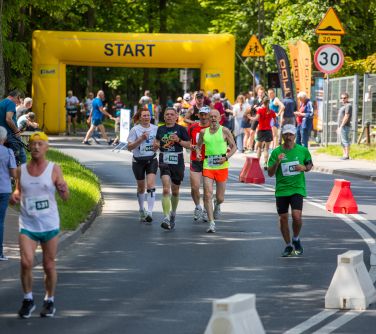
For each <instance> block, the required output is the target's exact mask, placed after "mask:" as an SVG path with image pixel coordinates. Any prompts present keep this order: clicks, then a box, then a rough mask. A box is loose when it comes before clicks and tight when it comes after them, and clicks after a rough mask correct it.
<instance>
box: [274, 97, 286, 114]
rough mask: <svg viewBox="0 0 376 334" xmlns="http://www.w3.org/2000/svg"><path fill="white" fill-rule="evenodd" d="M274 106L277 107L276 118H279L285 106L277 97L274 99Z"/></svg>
mask: <svg viewBox="0 0 376 334" xmlns="http://www.w3.org/2000/svg"><path fill="white" fill-rule="evenodd" d="M274 105H276V106H278V113H277V116H281V115H282V114H283V112H284V110H285V105H284V104H283V102H282V101H281V100H280V99H279V98H278V97H276V98H275V99H274Z"/></svg>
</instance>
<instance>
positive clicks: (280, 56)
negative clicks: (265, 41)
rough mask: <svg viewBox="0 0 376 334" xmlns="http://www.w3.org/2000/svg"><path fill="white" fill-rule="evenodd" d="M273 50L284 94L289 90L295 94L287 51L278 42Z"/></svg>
mask: <svg viewBox="0 0 376 334" xmlns="http://www.w3.org/2000/svg"><path fill="white" fill-rule="evenodd" d="M273 50H274V55H275V59H276V62H277V67H278V75H279V81H280V83H281V88H282V95H283V97H285V96H286V93H287V92H291V93H292V95H293V92H294V90H293V86H292V79H291V71H290V62H289V59H288V57H287V54H286V51H285V50H284V49H283V48H282V47H281V46H280V45H277V44H273Z"/></svg>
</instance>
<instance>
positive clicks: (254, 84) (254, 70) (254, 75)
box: [252, 61, 256, 98]
mask: <svg viewBox="0 0 376 334" xmlns="http://www.w3.org/2000/svg"><path fill="white" fill-rule="evenodd" d="M255 63H256V61H255V62H254V63H253V87H252V90H253V92H255V89H256V64H255ZM254 97H255V98H256V96H254Z"/></svg>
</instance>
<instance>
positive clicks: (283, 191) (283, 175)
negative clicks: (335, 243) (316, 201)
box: [268, 124, 313, 257]
mask: <svg viewBox="0 0 376 334" xmlns="http://www.w3.org/2000/svg"><path fill="white" fill-rule="evenodd" d="M295 135H296V128H295V126H293V125H291V124H286V125H285V126H284V127H283V128H282V139H283V144H282V145H281V146H278V147H277V148H276V149H275V150H273V152H272V154H271V155H270V158H269V161H268V175H269V176H274V175H275V176H276V186H275V196H276V204H277V212H278V215H279V223H280V230H281V233H282V236H283V239H284V240H285V242H286V248H285V250H284V251H283V253H282V256H283V257H287V256H291V255H293V254H294V253H295V254H296V255H301V254H303V247H302V245H301V242H300V239H299V233H300V230H301V228H302V224H303V222H302V209H303V197H306V196H307V192H306V182H305V176H304V172H309V171H310V170H311V168H312V166H313V165H312V158H311V154H310V153H309V151H308V149H307V148H306V147H303V146H300V145H298V144H295ZM289 206H291V215H292V230H293V238H292V242H291V238H290V229H289V225H288V219H289V218H288V210H289ZM293 246H294V247H293Z"/></svg>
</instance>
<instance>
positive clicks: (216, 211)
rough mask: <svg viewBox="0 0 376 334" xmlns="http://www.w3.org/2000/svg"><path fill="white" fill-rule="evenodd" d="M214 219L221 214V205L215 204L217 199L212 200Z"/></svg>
mask: <svg viewBox="0 0 376 334" xmlns="http://www.w3.org/2000/svg"><path fill="white" fill-rule="evenodd" d="M213 216H214V219H219V217H220V216H221V205H220V204H217V200H216V199H215V200H214V212H213Z"/></svg>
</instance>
